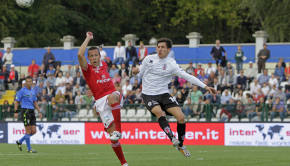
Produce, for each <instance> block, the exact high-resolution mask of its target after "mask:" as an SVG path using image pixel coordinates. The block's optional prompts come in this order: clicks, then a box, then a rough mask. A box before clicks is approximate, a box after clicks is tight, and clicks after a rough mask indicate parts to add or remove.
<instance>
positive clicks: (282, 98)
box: [273, 86, 287, 103]
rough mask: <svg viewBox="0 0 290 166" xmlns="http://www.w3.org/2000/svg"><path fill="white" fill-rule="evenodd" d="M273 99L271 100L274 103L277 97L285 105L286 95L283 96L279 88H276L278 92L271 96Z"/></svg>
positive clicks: (283, 93)
mask: <svg viewBox="0 0 290 166" xmlns="http://www.w3.org/2000/svg"><path fill="white" fill-rule="evenodd" d="M273 97H274V98H273V100H274V101H275V100H276V98H278V97H279V99H280V101H282V102H283V103H286V101H287V98H286V94H285V92H283V90H282V87H281V86H279V87H278V90H277V91H276V92H275V93H274V94H273Z"/></svg>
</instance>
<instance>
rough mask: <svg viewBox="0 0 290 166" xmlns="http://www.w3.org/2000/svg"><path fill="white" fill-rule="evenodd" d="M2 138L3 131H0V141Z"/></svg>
mask: <svg viewBox="0 0 290 166" xmlns="http://www.w3.org/2000/svg"><path fill="white" fill-rule="evenodd" d="M3 138H4V131H3V130H0V139H3Z"/></svg>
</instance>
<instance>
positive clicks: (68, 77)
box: [64, 72, 73, 85]
mask: <svg viewBox="0 0 290 166" xmlns="http://www.w3.org/2000/svg"><path fill="white" fill-rule="evenodd" d="M64 82H65V83H69V84H70V85H73V77H72V76H71V75H70V74H69V73H68V72H67V73H65V77H64Z"/></svg>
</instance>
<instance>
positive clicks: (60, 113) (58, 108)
mask: <svg viewBox="0 0 290 166" xmlns="http://www.w3.org/2000/svg"><path fill="white" fill-rule="evenodd" d="M65 107H66V104H65V100H64V98H63V97H61V98H59V100H58V101H57V103H56V105H55V110H54V113H53V119H54V120H61V119H62V118H64V117H65V113H66V109H65Z"/></svg>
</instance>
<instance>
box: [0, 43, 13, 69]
mask: <svg viewBox="0 0 290 166" xmlns="http://www.w3.org/2000/svg"><path fill="white" fill-rule="evenodd" d="M2 61H3V65H5V66H6V69H7V71H10V67H11V65H12V63H13V53H12V52H11V48H10V47H8V48H7V50H6V52H5V53H4V55H3V58H2Z"/></svg>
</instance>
